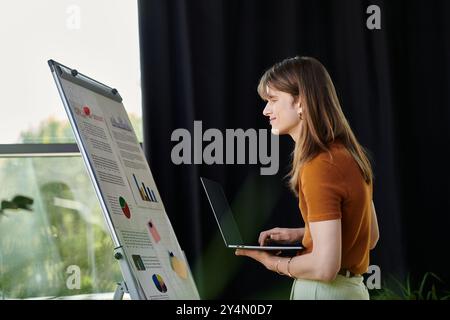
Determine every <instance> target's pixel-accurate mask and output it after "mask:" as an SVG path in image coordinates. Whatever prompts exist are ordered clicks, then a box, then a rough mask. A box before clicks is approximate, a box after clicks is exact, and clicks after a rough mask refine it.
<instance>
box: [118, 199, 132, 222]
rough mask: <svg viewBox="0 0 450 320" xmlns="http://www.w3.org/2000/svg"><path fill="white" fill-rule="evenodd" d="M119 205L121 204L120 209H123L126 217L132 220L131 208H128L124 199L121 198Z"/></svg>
mask: <svg viewBox="0 0 450 320" xmlns="http://www.w3.org/2000/svg"><path fill="white" fill-rule="evenodd" d="M119 203H120V207H121V208H122V212H123V214H124V215H125V217H127V218H128V219H130V218H131V211H130V207H128V203H127V202H126V201H125V199H124V198H122V197H119Z"/></svg>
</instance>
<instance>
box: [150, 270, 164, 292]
mask: <svg viewBox="0 0 450 320" xmlns="http://www.w3.org/2000/svg"><path fill="white" fill-rule="evenodd" d="M152 280H153V283H154V284H155V286H156V289H158V291H159V292H167V287H166V284H165V283H164V280H163V278H162V277H161V276H160V275H159V274H154V275H153V276H152Z"/></svg>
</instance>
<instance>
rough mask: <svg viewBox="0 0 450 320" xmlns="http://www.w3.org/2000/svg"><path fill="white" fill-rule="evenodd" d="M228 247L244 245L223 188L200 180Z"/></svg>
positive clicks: (206, 180)
mask: <svg viewBox="0 0 450 320" xmlns="http://www.w3.org/2000/svg"><path fill="white" fill-rule="evenodd" d="M200 180H201V181H202V184H203V187H204V188H205V191H206V195H207V196H208V200H209V203H210V205H211V207H212V208H213V213H214V216H215V217H216V221H217V224H218V225H219V229H220V232H221V233H222V237H223V240H224V241H225V244H226V245H242V244H244V242H243V241H242V237H241V233H240V232H239V229H238V227H237V224H236V221H235V220H234V217H233V213H232V212H231V208H230V206H229V204H228V201H227V198H226V197H225V193H224V192H223V188H222V186H221V185H220V184H218V183H217V182H215V181H212V180H209V179H206V178H203V177H202V178H200Z"/></svg>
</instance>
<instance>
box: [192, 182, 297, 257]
mask: <svg viewBox="0 0 450 320" xmlns="http://www.w3.org/2000/svg"><path fill="white" fill-rule="evenodd" d="M200 180H201V182H202V185H203V188H204V189H205V192H206V196H207V197H208V200H209V204H210V205H211V208H212V212H213V214H214V217H215V218H216V221H217V225H218V226H219V230H220V233H221V234H222V238H223V241H224V242H225V245H226V246H227V247H228V248H234V249H252V250H278V251H279V250H301V249H303V247H301V246H296V245H283V246H260V245H259V244H257V243H255V244H254V245H246V244H244V242H243V241H242V237H241V233H240V232H239V229H238V226H237V224H236V221H235V220H234V217H233V213H232V212H231V208H230V205H229V204H228V201H227V198H226V197H225V193H224V192H223V189H222V186H221V185H220V184H218V183H217V182H215V181H212V180H209V179H206V178H203V177H201V178H200Z"/></svg>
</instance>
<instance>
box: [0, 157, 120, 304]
mask: <svg viewBox="0 0 450 320" xmlns="http://www.w3.org/2000/svg"><path fill="white" fill-rule="evenodd" d="M0 179H1V181H2V188H1V189H0V199H1V200H2V207H3V208H5V207H6V201H9V202H12V200H13V199H14V198H15V197H17V196H26V197H27V198H31V199H32V200H33V204H32V205H31V206H30V207H31V208H32V211H28V210H25V209H15V210H13V209H6V210H3V211H2V212H0V295H3V297H4V298H31V297H43V296H45V297H52V296H68V295H79V294H87V293H89V294H91V293H96V292H114V290H115V287H116V282H117V281H120V280H121V275H120V270H119V266H118V264H117V262H116V261H114V258H113V247H114V246H113V243H112V240H111V237H110V235H109V232H108V230H107V229H106V224H105V223H104V221H103V215H102V212H101V209H100V205H99V203H98V200H97V197H96V195H95V191H94V188H93V187H92V185H91V182H90V181H89V177H88V175H87V174H86V172H85V168H84V165H83V163H82V159H81V157H80V156H75V157H33V158H31V157H24V158H2V159H0ZM77 277H78V278H77ZM0 299H1V296H0Z"/></svg>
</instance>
